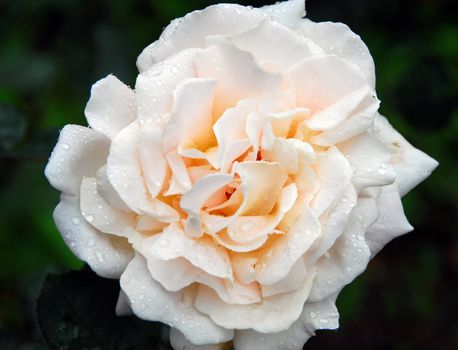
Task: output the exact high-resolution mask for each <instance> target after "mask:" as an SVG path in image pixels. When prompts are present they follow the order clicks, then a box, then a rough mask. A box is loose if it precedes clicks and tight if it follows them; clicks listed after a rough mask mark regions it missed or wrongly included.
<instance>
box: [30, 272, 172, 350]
mask: <svg viewBox="0 0 458 350" xmlns="http://www.w3.org/2000/svg"><path fill="white" fill-rule="evenodd" d="M118 293H119V281H117V280H109V279H104V278H101V277H99V276H97V275H96V274H95V273H93V272H92V271H90V270H89V269H83V270H82V271H72V272H69V273H66V274H64V275H60V276H59V275H54V274H50V275H48V276H47V277H46V279H45V281H44V284H43V287H42V290H41V293H40V296H39V298H38V300H37V317H38V323H39V325H40V329H41V332H42V334H43V337H44V339H45V341H46V343H47V345H48V347H49V348H50V349H59V350H73V349H87V350H89V349H90V350H96V349H104V350H105V349H107V350H111V349H116V350H124V349H129V350H130V349H132V350H133V349H151V350H154V349H158V350H161V349H168V347H167V345H166V344H167V342H166V341H165V339H162V338H163V335H167V334H168V332H167V331H166V327H165V326H163V325H161V324H159V323H155V322H147V321H143V320H140V319H138V318H136V317H135V316H119V317H118V316H116V314H115V307H116V302H117V299H118Z"/></svg>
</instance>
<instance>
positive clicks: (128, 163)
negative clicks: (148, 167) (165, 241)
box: [107, 122, 179, 222]
mask: <svg viewBox="0 0 458 350" xmlns="http://www.w3.org/2000/svg"><path fill="white" fill-rule="evenodd" d="M138 134H139V127H138V124H137V123H136V122H134V123H132V124H130V125H129V126H128V127H127V128H125V129H124V130H122V131H121V132H120V133H119V134H118V135H116V137H115V138H114V139H113V142H112V144H111V149H110V154H109V156H108V160H107V175H108V179H109V180H110V182H111V184H112V186H113V187H114V188H115V190H116V191H117V192H118V194H119V196H120V197H121V198H122V200H123V201H124V202H125V203H126V204H127V205H128V206H129V208H131V209H132V210H133V211H135V212H136V213H137V214H140V215H142V214H149V215H151V216H152V217H154V218H156V219H158V220H161V221H164V222H174V221H177V220H178V217H179V215H178V213H177V212H176V211H175V210H174V209H173V208H172V207H170V206H168V205H167V204H165V203H164V202H162V201H159V200H157V199H150V198H149V197H148V194H147V189H146V186H145V183H144V180H143V176H142V170H141V164H140V161H139V154H138V148H137V142H138V139H137V137H138Z"/></svg>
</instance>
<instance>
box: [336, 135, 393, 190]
mask: <svg viewBox="0 0 458 350" xmlns="http://www.w3.org/2000/svg"><path fill="white" fill-rule="evenodd" d="M338 147H339V150H340V151H341V152H342V153H343V154H345V156H346V157H347V159H348V161H349V162H350V164H351V166H352V167H353V168H354V172H353V177H352V183H353V184H354V186H355V188H356V190H357V192H359V191H360V190H362V189H364V188H366V187H371V186H385V185H389V184H391V183H393V181H394V179H395V177H396V173H395V171H394V170H393V167H392V166H391V164H390V158H391V152H390V149H389V148H388V147H387V145H386V144H383V143H382V142H380V141H379V140H377V139H376V138H375V137H373V136H372V135H371V134H369V133H363V134H361V135H358V136H355V137H353V138H351V139H350V140H348V141H346V142H343V143H341V144H339V146H338Z"/></svg>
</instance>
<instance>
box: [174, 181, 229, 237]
mask: <svg viewBox="0 0 458 350" xmlns="http://www.w3.org/2000/svg"><path fill="white" fill-rule="evenodd" d="M231 181H232V176H231V175H229V174H220V173H219V174H209V175H206V176H204V177H202V178H200V179H199V180H197V182H196V183H195V184H194V185H193V186H192V188H191V189H190V190H189V191H187V192H186V193H185V194H184V195H183V196H182V197H181V200H180V206H181V208H182V209H183V210H184V211H185V212H186V213H188V215H189V216H188V218H187V219H186V233H187V234H188V235H190V236H191V237H200V236H202V234H203V231H202V226H201V221H200V211H201V209H202V207H203V206H204V204H205V202H206V201H207V200H208V199H209V198H210V197H211V196H212V195H213V194H214V193H215V192H216V191H217V190H219V189H220V188H222V187H224V186H226V185H227V184H229V183H230V182H231Z"/></svg>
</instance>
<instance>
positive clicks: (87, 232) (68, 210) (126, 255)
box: [53, 194, 133, 278]
mask: <svg viewBox="0 0 458 350" xmlns="http://www.w3.org/2000/svg"><path fill="white" fill-rule="evenodd" d="M53 218H54V222H55V224H56V226H57V229H58V230H59V232H60V233H61V235H62V238H63V239H64V241H65V243H66V244H67V245H68V247H69V248H70V250H71V251H72V252H73V254H75V255H76V256H77V257H78V258H79V259H81V260H83V261H85V262H87V263H88V264H89V266H90V267H91V269H92V270H93V271H94V272H95V273H97V274H98V275H100V276H102V277H106V278H119V276H120V275H121V274H122V272H123V271H124V269H125V268H126V266H127V264H128V263H129V261H130V260H131V259H132V257H133V250H132V248H131V246H130V245H129V244H128V243H127V240H126V239H125V238H121V237H116V236H113V235H107V234H104V233H102V232H100V231H98V230H97V229H95V228H94V227H93V226H92V225H91V224H89V222H87V221H86V219H84V218H83V216H82V215H81V210H80V206H79V198H78V196H76V197H75V196H68V195H65V194H64V195H62V196H61V199H60V203H59V204H58V205H57V207H56V209H55V210H54V213H53Z"/></svg>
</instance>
